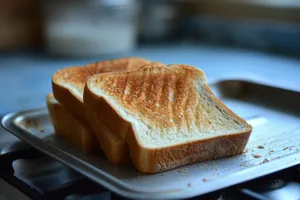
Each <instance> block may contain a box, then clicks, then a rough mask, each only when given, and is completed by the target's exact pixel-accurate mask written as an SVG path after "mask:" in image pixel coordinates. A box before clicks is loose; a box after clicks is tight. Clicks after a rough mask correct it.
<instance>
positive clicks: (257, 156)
mask: <svg viewBox="0 0 300 200" xmlns="http://www.w3.org/2000/svg"><path fill="white" fill-rule="evenodd" d="M253 157H254V158H260V157H261V156H260V155H256V154H253Z"/></svg>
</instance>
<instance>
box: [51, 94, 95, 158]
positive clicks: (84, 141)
mask: <svg viewBox="0 0 300 200" xmlns="http://www.w3.org/2000/svg"><path fill="white" fill-rule="evenodd" d="M46 102H47V108H48V111H49V115H50V119H51V121H52V124H53V128H54V130H55V134H57V135H59V136H61V137H63V138H65V139H66V140H67V141H68V142H70V143H71V144H73V145H75V146H77V147H79V148H81V149H82V150H83V151H85V152H87V153H92V152H96V151H97V150H100V147H99V145H98V142H97V140H96V138H95V136H94V134H93V133H92V130H91V129H90V128H89V126H88V125H86V124H84V122H82V121H81V120H80V119H79V118H78V117H77V116H75V115H74V113H72V112H70V111H68V110H66V109H65V108H64V107H63V106H62V105H61V104H59V103H58V101H57V100H56V99H55V98H54V96H53V94H52V93H50V94H48V95H47V97H46Z"/></svg>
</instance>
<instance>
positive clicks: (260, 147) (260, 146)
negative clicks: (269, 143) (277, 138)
mask: <svg viewBox="0 0 300 200" xmlns="http://www.w3.org/2000/svg"><path fill="white" fill-rule="evenodd" d="M257 148H259V149H264V148H265V147H264V146H262V145H259V146H258V147H257Z"/></svg>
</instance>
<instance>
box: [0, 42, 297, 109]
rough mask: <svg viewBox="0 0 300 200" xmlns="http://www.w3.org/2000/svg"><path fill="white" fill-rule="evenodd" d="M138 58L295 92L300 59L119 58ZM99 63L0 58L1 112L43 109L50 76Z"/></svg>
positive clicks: (241, 53)
mask: <svg viewBox="0 0 300 200" xmlns="http://www.w3.org/2000/svg"><path fill="white" fill-rule="evenodd" d="M129 55H134V56H141V57H145V58H148V59H151V60H155V61H160V62H163V63H166V64H171V63H185V64H190V65H194V66H196V67H199V68H201V69H203V70H204V71H205V72H206V76H207V78H208V80H209V82H214V81H216V80H218V79H220V78H227V79H228V78H231V79H236V78H243V79H245V78H246V79H255V80H260V81H264V82H269V83H274V84H277V85H280V86H284V87H288V88H289V89H299V90H300V78H299V77H300V59H296V58H287V57H282V56H275V55H268V54H264V53H258V52H251V51H246V50H236V49H226V48H216V47H209V46H191V45H179V46H178V45H176V46H164V47H144V48H140V49H138V50H136V52H132V53H129V54H127V55H122V56H129ZM102 59H105V58H98V59H95V58H93V59H55V58H51V57H46V56H39V55H37V54H34V53H27V54H24V53H23V54H0V81H1V82H0V83H1V84H0V91H1V98H0V113H5V112H9V111H18V110H25V109H31V108H37V107H43V106H45V95H46V94H47V93H48V92H50V91H51V76H52V74H53V73H54V72H55V71H56V70H58V69H59V68H62V67H67V66H72V65H82V64H85V63H88V62H92V61H95V60H102Z"/></svg>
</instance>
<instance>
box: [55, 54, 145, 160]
mask: <svg viewBox="0 0 300 200" xmlns="http://www.w3.org/2000/svg"><path fill="white" fill-rule="evenodd" d="M150 62H151V61H149V60H146V59H143V58H137V57H128V58H121V59H115V60H109V61H101V62H96V63H92V64H88V65H86V66H84V67H69V68H64V69H61V70H59V71H58V72H56V73H55V74H54V75H53V77H52V89H53V94H54V96H55V98H56V99H57V100H58V101H59V103H61V104H62V105H63V106H64V107H65V108H67V109H68V110H71V111H72V112H74V113H75V114H76V115H77V116H78V117H79V118H80V119H81V120H82V121H84V122H85V123H86V124H89V125H90V127H91V129H92V130H93V133H94V134H95V136H96V138H97V139H98V142H99V144H100V146H101V148H102V150H103V151H104V153H105V155H106V157H107V158H108V160H110V161H111V162H113V163H115V164H122V163H124V162H127V161H129V160H130V159H129V150H128V145H127V143H126V141H125V140H124V139H125V137H124V136H122V135H116V134H115V133H114V132H113V131H111V130H110V129H109V128H107V127H106V125H105V123H102V121H100V120H99V119H96V118H93V117H91V115H88V118H89V119H88V120H87V118H86V117H87V116H86V111H85V108H84V104H83V90H84V85H85V84H86V82H87V80H88V78H89V77H90V76H92V75H94V74H97V73H105V72H111V71H124V70H134V69H136V68H139V67H141V66H143V65H146V64H149V63H150ZM101 112H105V110H103V111H101ZM120 128H122V127H120ZM123 132H124V131H123ZM126 132H127V127H126Z"/></svg>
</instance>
